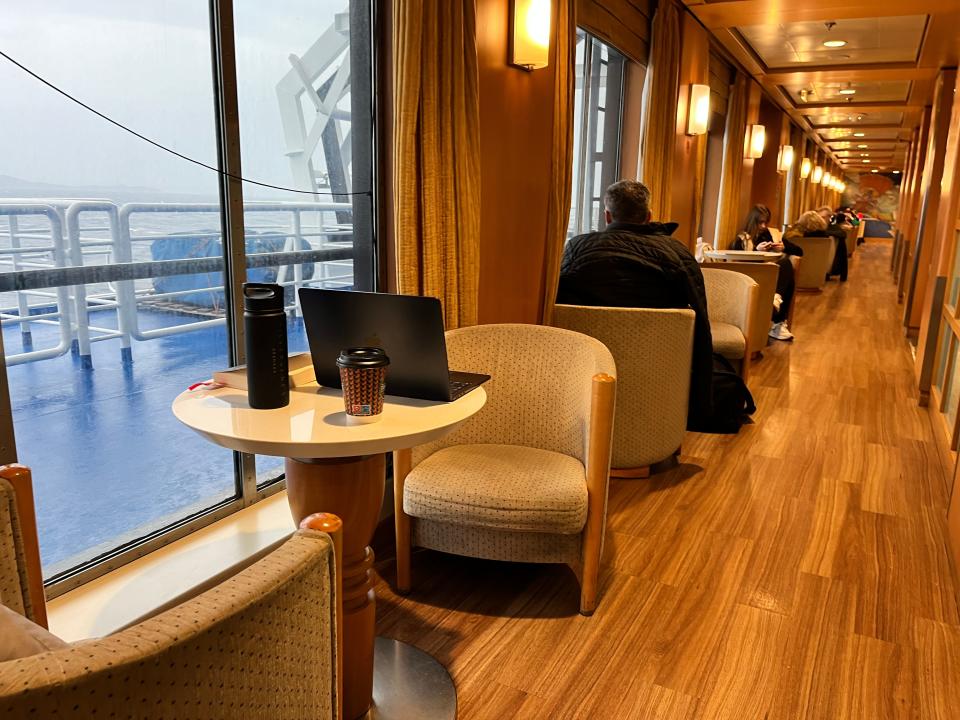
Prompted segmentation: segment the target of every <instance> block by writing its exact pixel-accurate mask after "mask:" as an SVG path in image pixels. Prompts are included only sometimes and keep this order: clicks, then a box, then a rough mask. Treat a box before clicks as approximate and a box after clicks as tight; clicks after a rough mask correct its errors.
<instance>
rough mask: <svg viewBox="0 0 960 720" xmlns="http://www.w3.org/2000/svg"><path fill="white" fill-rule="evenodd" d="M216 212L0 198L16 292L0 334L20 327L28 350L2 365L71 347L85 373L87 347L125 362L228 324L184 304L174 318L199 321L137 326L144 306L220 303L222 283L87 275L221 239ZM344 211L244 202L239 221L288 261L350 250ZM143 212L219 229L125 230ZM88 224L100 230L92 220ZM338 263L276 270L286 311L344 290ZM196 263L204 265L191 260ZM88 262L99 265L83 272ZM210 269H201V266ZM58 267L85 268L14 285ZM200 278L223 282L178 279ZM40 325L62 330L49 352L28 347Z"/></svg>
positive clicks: (343, 269)
mask: <svg viewBox="0 0 960 720" xmlns="http://www.w3.org/2000/svg"><path fill="white" fill-rule="evenodd" d="M220 211H221V209H220V205H218V204H200V203H126V204H116V203H113V202H110V201H107V200H74V199H43V200H28V201H25V200H10V201H8V200H3V199H0V218H5V219H6V228H3V226H2V225H0V276H2V275H8V277H7V278H6V282H5V283H4V285H5V287H7V288H12V289H11V290H9V291H8V292H4V293H0V324H2V326H3V327H7V326H9V325H18V326H19V328H20V332H21V337H22V339H23V344H24V352H19V353H10V352H8V354H7V355H6V362H7V364H8V365H16V364H20V363H25V362H31V361H35V360H42V359H45V358H51V357H58V356H60V355H63V354H65V353H67V352H69V351H70V350H71V348H72V349H73V350H74V351H75V352H76V353H78V354H79V356H80V359H81V362H82V363H83V364H84V365H85V366H88V367H89V366H90V365H92V361H91V352H90V346H91V344H92V343H94V342H102V341H105V340H120V345H121V354H122V356H123V358H124V359H125V360H129V359H130V358H131V357H132V347H131V346H132V341H134V340H136V341H146V340H151V339H154V338H159V337H165V336H168V335H173V334H178V333H185V332H193V331H196V330H201V329H204V328H208V327H212V326H217V325H222V324H224V323H225V322H226V321H225V317H224V316H223V313H222V309H221V308H216V307H209V308H200V307H197V308H196V309H195V310H194V311H192V312H191V311H190V309H189V308H188V307H187V306H185V305H180V306H177V308H176V309H177V311H178V312H180V313H185V314H188V315H193V316H195V317H196V319H195V320H193V321H191V322H188V323H183V324H175V325H167V326H162V327H158V328H152V329H143V328H141V327H140V318H139V311H140V309H141V308H142V307H143V306H144V305H145V304H148V303H149V304H150V305H151V306H153V307H156V306H158V305H163V304H166V305H172V304H174V303H176V302H177V301H178V299H179V298H183V297H185V296H189V295H196V294H201V293H211V297H216V295H217V294H218V293H223V291H224V289H223V284H222V279H221V280H220V281H219V282H218V281H217V280H215V279H211V280H210V285H209V286H207V287H191V288H188V289H183V290H171V291H167V292H157V291H156V290H155V288H154V287H153V286H152V282H151V280H150V279H149V278H148V279H129V280H127V279H121V280H116V281H111V282H99V281H98V279H97V277H96V274H95V273H94V272H93V271H94V270H97V271H99V270H102V269H103V268H105V267H107V268H110V267H117V266H121V265H128V264H131V263H136V262H137V261H138V260H142V259H143V258H144V257H147V256H149V255H150V247H151V245H152V244H153V243H155V242H157V241H160V240H164V239H169V238H184V237H191V238H200V239H202V238H203V237H209V238H211V239H216V240H218V241H219V240H220V238H221V232H220V230H219V220H220ZM344 212H346V213H352V207H351V205H350V204H349V203H334V202H250V203H245V204H244V216H245V218H250V219H251V221H252V222H251V223H249V224H248V229H247V240H248V241H249V240H251V239H254V238H256V237H261V238H264V239H275V238H277V239H279V238H282V239H283V247H282V250H280V251H279V252H281V253H289V254H290V255H291V257H294V258H296V255H297V251H303V250H311V251H312V250H328V249H343V248H350V247H352V234H353V228H352V224H351V223H340V222H337V221H336V219H335V218H336V214H337V213H344ZM149 214H153V215H154V216H155V217H162V216H167V217H168V218H170V217H174V216H175V217H177V218H183V217H184V216H186V215H189V216H191V217H195V218H198V219H200V218H202V217H203V216H205V215H206V216H211V217H212V218H213V221H212V223H211V224H212V225H213V226H214V227H215V228H217V229H214V230H203V229H197V228H196V227H192V228H191V224H190V223H179V225H181V226H182V229H177V230H170V229H169V225H171V224H172V225H177V224H178V223H166V224H167V225H168V227H167V228H163V227H161V225H163V224H164V223H162V222H159V223H154V224H153V225H154V229H152V230H144V229H142V228H137V224H136V221H134V222H131V219H135V218H139V219H141V220H143V219H144V218H145V217H147V216H149ZM91 218H96V219H98V220H99V221H100V222H93V221H92V220H91ZM37 220H42V221H44V223H45V225H46V227H40V226H39V225H40V224H39V223H38V222H37ZM84 220H86V221H87V224H86V225H84V224H83V221H84ZM330 220H332V221H330ZM142 224H148V223H142ZM198 224H199V223H198ZM25 225H30V227H26V226H25ZM327 257H328V256H327ZM337 257H338V258H340V259H333V260H319V261H316V262H313V270H312V272H311V273H310V275H309V277H307V276H305V273H304V264H303V261H302V260H301V259H295V260H294V261H291V262H290V263H288V264H279V265H277V266H276V267H277V279H276V282H277V283H278V284H280V285H282V286H284V287H293V288H294V292H293V301H292V302H291V303H290V304H289V305H288V306H287V310H288V311H289V312H291V313H294V314H299V313H300V308H299V302H298V299H297V292H296V291H297V289H298V288H300V287H301V286H303V285H321V286H325V287H343V286H346V285H349V284H351V283H352V281H353V270H352V260H351V259H349V258H346V259H342V258H343V255H342V253H341V254H340V255H339V256H337ZM200 259H207V260H209V259H210V258H209V257H207V258H198V259H197V260H196V261H199V260H200ZM91 260H94V261H95V262H94V264H93V265H91V266H88V265H87V263H88V262H89V261H91ZM280 262H281V263H282V261H280ZM209 264H210V263H204V265H205V266H209ZM84 267H89V268H90V270H91V273H89V274H85V273H83V271H82V268H84ZM57 268H71V269H72V270H74V269H81V272H80V275H79V279H77V277H76V273H75V272H74V273H73V275H72V276H71V277H72V278H73V279H72V280H71V283H70V284H66V283H64V284H58V283H55V282H52V283H50V284H49V285H44V286H43V287H23V288H21V287H18V286H17V285H18V283H17V277H18V276H22V275H23V274H24V273H27V274H29V272H28V271H36V270H47V271H50V270H54V269H57ZM205 272H206V273H208V274H211V275H214V276H216V275H217V274H218V273H219V276H220V278H222V277H223V268H222V267H220V268H219V269H218V270H216V271H214V272H210V270H204V271H200V272H194V273H191V272H190V270H189V269H184V270H183V271H182V272H181V273H179V274H181V275H191V274H203V273H205ZM103 311H114V312H115V318H116V323H115V327H107V326H105V325H103V324H99V325H98V324H93V323H92V322H91V315H92V314H93V315H95V316H98V317H99V316H100V314H102V312H103ZM211 315H212V316H213V317H211ZM217 315H220V316H219V317H217ZM108 317H109V316H108ZM40 325H50V326H56V327H57V328H58V340H57V342H56V344H55V345H51V346H49V347H45V348H41V349H33V339H32V338H33V333H32V329H33V327H34V326H40ZM8 351H9V348H8Z"/></svg>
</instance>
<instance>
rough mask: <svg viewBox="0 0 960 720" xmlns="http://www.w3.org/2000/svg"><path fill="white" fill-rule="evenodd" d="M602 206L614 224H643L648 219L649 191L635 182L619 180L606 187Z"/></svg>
mask: <svg viewBox="0 0 960 720" xmlns="http://www.w3.org/2000/svg"><path fill="white" fill-rule="evenodd" d="M603 205H604V207H606V209H607V210H609V211H610V215H611V216H612V217H613V220H614V222H627V223H645V222H647V221H648V220H649V219H650V191H649V190H648V189H647V186H646V185H644V184H643V183H641V182H637V181H636V180H621V181H620V182H615V183H614V184H613V185H611V186H610V187H608V188H607V191H606V192H605V193H604V194H603Z"/></svg>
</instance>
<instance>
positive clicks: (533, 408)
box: [393, 325, 616, 615]
mask: <svg viewBox="0 0 960 720" xmlns="http://www.w3.org/2000/svg"><path fill="white" fill-rule="evenodd" d="M446 338H447V355H448V358H449V363H450V367H451V368H455V369H456V370H465V371H468V372H480V373H487V374H489V375H490V376H491V378H492V379H491V380H490V381H488V382H487V383H486V385H485V386H484V387H485V389H486V392H487V403H486V405H485V406H484V407H483V409H482V410H480V412H478V413H477V414H476V415H474V416H473V417H471V418H470V419H469V420H467V421H466V422H464V423H463V424H462V425H460V426H459V427H458V428H457V429H456V430H454V431H453V432H452V433H450V434H449V435H447V436H446V437H445V438H443V439H442V440H438V441H436V442H433V443H429V444H427V445H421V446H419V447H416V448H413V449H412V450H403V451H400V452H397V453H395V454H394V466H393V467H394V470H393V472H394V503H395V504H394V509H395V513H396V518H395V520H396V533H397V588H398V590H399V591H401V592H406V591H408V590H409V589H410V553H411V547H412V546H418V547H424V548H431V549H433V550H439V551H442V552H446V553H452V554H455V555H466V556H469V557H477V558H486V559H489V560H507V561H516V562H530V563H567V564H569V565H570V566H572V567H573V568H574V570H575V571H576V572H578V575H579V577H580V585H581V592H580V612H581V613H583V614H585V615H589V614H591V613H592V612H593V610H594V608H595V607H596V602H597V577H598V572H599V567H600V552H601V546H602V543H603V534H604V526H605V522H606V504H607V489H608V484H609V473H610V448H611V441H612V437H613V432H612V431H613V427H612V426H613V415H614V400H615V392H616V380H615V379H614V375H615V372H616V370H615V365H614V362H613V357H612V356H611V355H610V351H609V350H607V348H606V347H604V346H603V344H602V343H600V342H599V341H598V340H595V339H593V338H591V337H587V336H586V335H581V334H580V333H575V332H571V331H570V330H562V329H559V328H554V327H544V326H539V325H479V326H476V327H469V328H461V329H459V330H452V331H450V332H448V333H447V335H446Z"/></svg>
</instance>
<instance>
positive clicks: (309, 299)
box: [300, 288, 450, 400]
mask: <svg viewBox="0 0 960 720" xmlns="http://www.w3.org/2000/svg"><path fill="white" fill-rule="evenodd" d="M300 305H301V307H302V308H303V322H304V326H305V327H306V330H307V340H308V342H309V344H310V354H311V356H312V358H313V365H314V370H315V371H316V374H317V382H318V383H319V384H320V385H325V386H327V387H340V371H339V370H338V368H337V365H336V361H337V357H338V356H339V355H340V351H341V350H343V349H345V348H350V347H380V348H383V349H384V350H385V351H386V353H387V356H388V357H389V358H390V366H389V368H388V370H387V390H386V391H387V394H389V395H400V396H405V397H415V398H422V399H424V400H449V399H450V380H449V373H448V369H447V348H446V343H445V341H444V335H443V313H442V310H441V307H440V301H439V300H438V299H437V298H431V297H415V296H410V295H390V294H386V293H367V292H356V291H351V290H321V289H318V288H300Z"/></svg>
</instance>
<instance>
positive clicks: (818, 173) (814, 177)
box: [810, 165, 823, 185]
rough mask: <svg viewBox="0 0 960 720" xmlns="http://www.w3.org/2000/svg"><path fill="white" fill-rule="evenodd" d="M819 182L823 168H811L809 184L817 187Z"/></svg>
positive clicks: (821, 178)
mask: <svg viewBox="0 0 960 720" xmlns="http://www.w3.org/2000/svg"><path fill="white" fill-rule="evenodd" d="M821 180H823V168H822V167H820V166H819V165H817V166H815V167H814V168H813V174H812V175H811V176H810V182H812V183H813V184H814V185H819V184H820V181H821Z"/></svg>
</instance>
